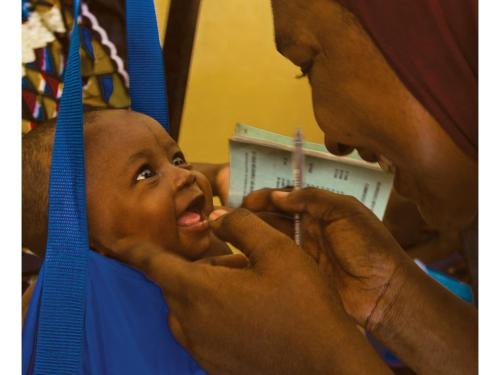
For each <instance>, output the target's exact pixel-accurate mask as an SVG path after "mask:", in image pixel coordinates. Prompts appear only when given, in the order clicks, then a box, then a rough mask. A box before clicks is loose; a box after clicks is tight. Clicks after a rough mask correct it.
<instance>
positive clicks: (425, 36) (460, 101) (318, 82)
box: [272, 0, 477, 229]
mask: <svg viewBox="0 0 500 375" xmlns="http://www.w3.org/2000/svg"><path fill="white" fill-rule="evenodd" d="M474 3H475V2H474V1H469V0H464V1H459V2H457V1H450V0H441V1H431V0H420V1H414V2H400V1H396V0H394V1H392V0H391V1H384V2H383V3H382V2H377V1H355V0H349V1H348V0H341V1H340V0H339V1H335V0H291V1H290V0H287V1H285V0H272V5H273V14H274V24H275V34H276V44H277V48H278V50H279V51H280V52H281V53H282V54H283V55H284V56H285V57H287V58H288V59H290V60H291V61H292V62H293V63H294V64H296V65H298V66H299V67H301V69H302V70H303V71H304V73H306V74H307V76H308V78H309V81H310V84H311V88H312V96H313V104H314V113H315V116H316V120H317V122H318V124H319V126H320V127H321V129H322V130H323V131H324V133H325V144H326V146H327V148H328V149H329V150H330V151H331V152H332V153H335V154H340V155H342V154H346V153H349V152H351V151H352V149H353V148H357V149H358V151H359V152H360V154H361V156H363V157H364V158H365V159H367V160H370V161H377V160H380V159H388V160H389V161H390V162H391V163H392V164H393V165H394V166H395V169H396V178H395V187H396V189H397V190H398V191H399V193H401V194H402V195H404V196H406V197H408V198H410V199H411V200H413V201H414V202H415V203H416V204H417V205H418V207H419V210H420V212H421V214H422V216H423V217H424V219H425V220H426V221H427V222H428V223H429V224H430V225H432V226H434V227H436V228H443V229H451V228H463V227H465V226H466V225H468V224H469V223H471V221H473V219H474V217H475V216H476V214H477V161H476V152H477V48H476V46H477V23H476V17H475V14H477V13H474V12H477V11H476V7H475V6H474ZM474 43H476V44H474Z"/></svg>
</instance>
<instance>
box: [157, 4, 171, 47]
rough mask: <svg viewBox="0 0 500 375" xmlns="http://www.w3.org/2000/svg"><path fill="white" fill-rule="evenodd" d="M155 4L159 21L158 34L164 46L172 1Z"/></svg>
mask: <svg viewBox="0 0 500 375" xmlns="http://www.w3.org/2000/svg"><path fill="white" fill-rule="evenodd" d="M154 2H155V12H156V18H157V21H158V34H160V43H161V44H162V45H163V36H164V35H165V30H166V28H167V19H168V17H167V15H168V7H169V6H170V0H154Z"/></svg>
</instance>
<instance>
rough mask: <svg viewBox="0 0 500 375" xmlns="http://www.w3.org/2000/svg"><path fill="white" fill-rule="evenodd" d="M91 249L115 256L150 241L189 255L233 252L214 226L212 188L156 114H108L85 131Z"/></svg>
mask: <svg viewBox="0 0 500 375" xmlns="http://www.w3.org/2000/svg"><path fill="white" fill-rule="evenodd" d="M85 154H86V159H85V161H86V173H87V210H88V224H89V239H90V246H91V248H92V249H94V250H96V251H98V252H100V253H102V254H104V255H109V256H112V257H113V256H115V255H116V251H118V250H117V249H118V248H120V246H121V245H120V244H122V243H124V242H128V243H130V242H132V241H133V242H142V241H144V242H148V243H150V244H154V245H156V246H159V247H161V248H163V249H165V251H171V252H174V253H176V254H178V255H180V256H182V257H183V258H186V259H189V260H198V259H201V258H205V257H207V256H212V255H220V254H226V253H229V252H230V251H229V249H228V248H227V246H225V245H221V241H218V240H217V239H216V238H215V236H214V235H213V234H212V232H211V230H210V229H209V226H208V222H207V216H208V214H209V213H210V212H211V211H212V210H213V203H212V190H211V188H210V184H209V182H208V180H207V179H206V177H205V176H204V175H203V174H201V173H199V172H197V171H194V170H193V168H192V166H191V165H190V164H189V163H187V162H186V160H185V158H184V155H183V154H182V152H181V151H180V149H179V147H178V146H177V144H176V143H175V142H174V140H173V139H172V138H171V137H170V136H169V135H168V133H167V132H166V131H165V130H164V129H163V128H162V127H161V125H160V124H159V123H158V122H156V121H155V120H153V119H152V118H150V117H148V116H146V115H143V114H140V113H136V112H132V111H127V110H110V111H102V112H100V113H99V114H98V115H97V119H96V121H95V123H94V124H93V125H92V126H90V127H89V128H88V129H87V131H86V133H85Z"/></svg>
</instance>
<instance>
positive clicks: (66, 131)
mask: <svg viewBox="0 0 500 375" xmlns="http://www.w3.org/2000/svg"><path fill="white" fill-rule="evenodd" d="M79 3H80V1H79V0H75V2H74V7H75V8H74V20H75V22H74V26H73V31H72V33H71V40H70V51H69V58H68V65H67V67H66V72H65V76H64V91H63V94H62V98H61V103H60V112H59V116H58V119H57V127H56V132H55V137H54V147H53V155H52V164H51V175H50V187H49V222H48V240H47V246H46V253H45V259H44V264H43V266H42V269H41V271H40V275H39V278H38V281H37V284H36V287H35V290H34V292H33V296H32V298H31V302H30V306H29V310H28V313H27V316H26V319H25V323H24V326H23V348H22V350H23V359H22V362H23V363H22V367H23V374H50V375H52V374H54V375H57V374H110V375H113V374H205V372H204V371H203V370H202V369H201V368H200V367H199V366H198V365H197V364H196V362H195V361H194V360H193V359H192V357H191V356H190V355H189V353H187V352H186V351H185V350H184V349H183V348H182V347H181V346H180V345H179V344H178V343H177V342H176V340H175V338H174V337H173V336H172V334H171V332H170V330H169V328H168V324H167V312H168V307H167V305H166V304H165V301H164V299H163V296H162V293H161V290H160V289H159V288H158V287H157V286H156V285H155V284H153V283H152V282H150V281H149V280H148V279H147V278H146V277H144V275H143V274H141V273H140V272H137V271H136V270H134V269H131V268H129V267H127V266H125V265H124V264H122V263H120V262H117V261H115V260H113V259H109V258H105V257H103V256H101V255H99V254H97V253H95V252H93V251H91V250H90V249H89V245H88V236H87V214H86V199H85V165H84V154H83V144H84V143H83V113H82V82H81V75H80V56H79V44H80V43H79V27H78V22H76V20H77V19H78V15H79V5H80V4H79ZM126 19H127V47H128V64H129V75H130V96H131V106H132V109H133V110H135V111H139V112H142V113H145V114H147V115H149V116H151V117H153V118H155V119H156V120H157V121H158V122H160V123H161V124H162V125H163V126H164V127H165V129H166V130H167V131H168V129H169V125H168V111H167V98H166V92H165V78H164V72H163V63H162V56H161V48H160V44H159V40H158V31H157V26H156V16H155V12H154V6H153V0H127V1H126Z"/></svg>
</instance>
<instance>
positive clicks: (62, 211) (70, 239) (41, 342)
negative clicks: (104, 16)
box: [34, 0, 89, 375]
mask: <svg viewBox="0 0 500 375" xmlns="http://www.w3.org/2000/svg"><path fill="white" fill-rule="evenodd" d="M79 7H80V0H75V2H74V22H73V32H72V33H71V39H70V49H69V59H68V60H69V61H68V65H67V67H66V72H65V74H64V91H63V94H62V98H61V103H60V112H59V116H58V118H57V126H56V131H55V138H54V147H53V153H52V165H51V172H50V187H49V221H48V239H47V248H46V253H45V261H44V266H43V267H44V279H43V280H41V281H42V282H43V284H42V285H43V289H42V297H41V304H40V312H39V314H40V315H39V321H38V332H37V341H36V352H35V353H36V354H35V365H34V373H35V374H50V375H53V374H55V375H57V374H78V373H80V371H81V364H82V362H81V361H82V349H83V342H84V335H83V327H84V314H85V302H86V288H87V276H88V275H87V268H88V251H89V250H88V239H87V210H86V206H85V167H84V158H83V145H84V144H83V114H82V81H81V74H80V53H79V47H80V32H79V27H78V15H79Z"/></svg>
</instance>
